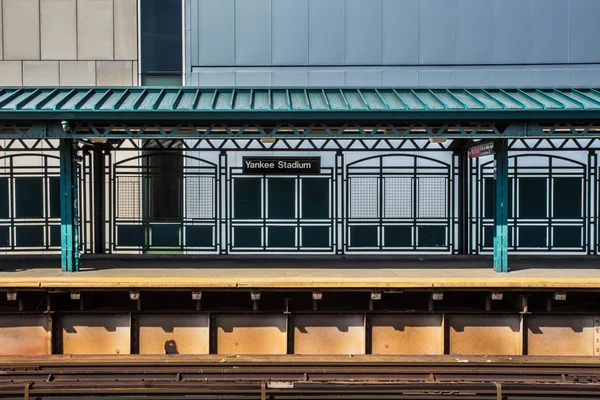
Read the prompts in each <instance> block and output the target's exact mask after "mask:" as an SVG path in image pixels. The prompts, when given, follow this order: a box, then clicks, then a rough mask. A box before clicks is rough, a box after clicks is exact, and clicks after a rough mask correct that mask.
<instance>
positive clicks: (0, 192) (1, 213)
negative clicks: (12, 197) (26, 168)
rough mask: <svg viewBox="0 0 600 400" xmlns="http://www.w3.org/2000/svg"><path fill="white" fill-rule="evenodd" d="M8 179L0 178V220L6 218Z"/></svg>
mask: <svg viewBox="0 0 600 400" xmlns="http://www.w3.org/2000/svg"><path fill="white" fill-rule="evenodd" d="M8 197H9V196H8V178H0V218H8Z"/></svg>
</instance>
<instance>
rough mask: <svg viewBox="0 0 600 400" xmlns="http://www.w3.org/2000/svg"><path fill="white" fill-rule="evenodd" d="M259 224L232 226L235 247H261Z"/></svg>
mask: <svg viewBox="0 0 600 400" xmlns="http://www.w3.org/2000/svg"><path fill="white" fill-rule="evenodd" d="M261 236H262V234H261V228H260V226H236V227H235V228H233V245H234V246H235V247H262V244H261Z"/></svg>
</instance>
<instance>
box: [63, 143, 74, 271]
mask: <svg viewBox="0 0 600 400" xmlns="http://www.w3.org/2000/svg"><path fill="white" fill-rule="evenodd" d="M75 156H76V150H75V149H74V143H73V139H60V194H61V202H60V205H61V207H60V233H61V265H62V270H63V272H76V271H79V233H78V220H77V184H78V182H77V161H76V157H75Z"/></svg>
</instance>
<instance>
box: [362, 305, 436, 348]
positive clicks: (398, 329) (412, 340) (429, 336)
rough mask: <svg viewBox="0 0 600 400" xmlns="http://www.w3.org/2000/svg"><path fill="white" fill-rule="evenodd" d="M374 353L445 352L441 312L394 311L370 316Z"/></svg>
mask: <svg viewBox="0 0 600 400" xmlns="http://www.w3.org/2000/svg"><path fill="white" fill-rule="evenodd" d="M371 349H372V353H373V354H444V326H443V316H442V315H441V314H394V315H373V316H372V317H371Z"/></svg>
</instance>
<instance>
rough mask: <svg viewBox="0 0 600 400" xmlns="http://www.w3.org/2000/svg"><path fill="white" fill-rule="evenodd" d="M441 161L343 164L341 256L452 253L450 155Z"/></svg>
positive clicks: (385, 159) (409, 157)
mask: <svg viewBox="0 0 600 400" xmlns="http://www.w3.org/2000/svg"><path fill="white" fill-rule="evenodd" d="M440 156H442V155H440ZM445 157H446V158H448V159H449V161H448V162H444V161H441V160H440V159H436V158H433V157H425V156H420V155H414V154H398V155H394V154H388V155H383V156H373V157H368V158H364V159H361V160H358V161H355V162H351V163H349V164H348V165H347V166H346V182H347V185H346V197H345V200H346V219H345V240H344V243H345V251H346V252H349V253H355V252H368V253H372V252H386V253H412V252H431V253H452V252H453V248H454V245H453V243H454V237H455V225H456V220H455V216H456V209H455V204H456V203H455V195H454V194H455V193H456V173H457V171H456V168H455V165H454V158H453V157H452V155H451V154H448V153H446V154H445Z"/></svg>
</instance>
